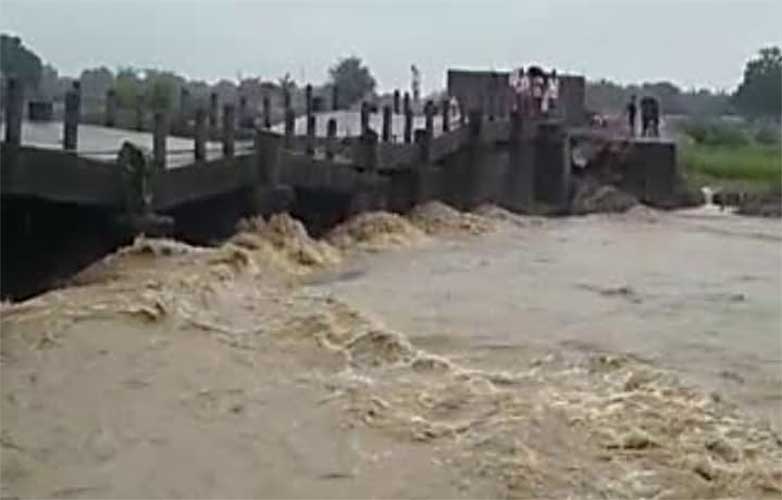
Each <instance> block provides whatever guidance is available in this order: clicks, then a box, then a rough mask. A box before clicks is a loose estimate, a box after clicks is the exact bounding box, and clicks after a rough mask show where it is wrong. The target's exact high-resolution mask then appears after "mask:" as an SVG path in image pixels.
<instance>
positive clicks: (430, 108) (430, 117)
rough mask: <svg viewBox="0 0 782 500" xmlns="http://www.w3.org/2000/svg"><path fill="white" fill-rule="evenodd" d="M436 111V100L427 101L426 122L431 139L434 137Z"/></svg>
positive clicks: (425, 107)
mask: <svg viewBox="0 0 782 500" xmlns="http://www.w3.org/2000/svg"><path fill="white" fill-rule="evenodd" d="M434 113H435V106H434V102H432V101H426V104H425V105H424V118H425V119H426V122H425V127H426V135H427V136H428V137H429V139H430V140H431V139H432V138H433V137H434Z"/></svg>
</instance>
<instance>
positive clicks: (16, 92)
mask: <svg viewBox="0 0 782 500" xmlns="http://www.w3.org/2000/svg"><path fill="white" fill-rule="evenodd" d="M23 108H24V88H23V87H22V84H21V82H20V81H19V80H17V79H16V78H8V80H6V83H5V142H6V143H8V144H13V145H15V146H18V145H20V144H21V143H22V113H23V110H24V109H23Z"/></svg>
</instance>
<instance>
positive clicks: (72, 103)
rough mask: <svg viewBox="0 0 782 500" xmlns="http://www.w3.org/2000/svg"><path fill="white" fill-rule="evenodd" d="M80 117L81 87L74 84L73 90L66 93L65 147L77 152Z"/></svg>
mask: <svg viewBox="0 0 782 500" xmlns="http://www.w3.org/2000/svg"><path fill="white" fill-rule="evenodd" d="M79 115H81V86H80V84H79V82H73V88H72V89H71V90H69V91H68V92H66V93H65V120H64V123H63V134H62V136H63V147H64V148H65V149H66V150H68V151H76V148H77V147H78V143H79Z"/></svg>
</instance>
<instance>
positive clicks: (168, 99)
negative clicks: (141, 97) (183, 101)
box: [144, 69, 185, 111]
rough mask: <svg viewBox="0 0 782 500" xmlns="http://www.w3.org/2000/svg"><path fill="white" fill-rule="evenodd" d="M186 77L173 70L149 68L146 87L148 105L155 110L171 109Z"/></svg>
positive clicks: (146, 73) (145, 79)
mask: <svg viewBox="0 0 782 500" xmlns="http://www.w3.org/2000/svg"><path fill="white" fill-rule="evenodd" d="M184 84H185V79H184V78H182V77H181V76H179V75H177V74H176V73H173V72H171V71H158V70H154V69H148V70H146V72H145V78H144V88H145V98H146V103H147V106H149V108H150V109H153V110H155V111H171V110H173V109H174V107H175V105H174V104H175V100H174V99H175V98H176V96H177V95H178V93H179V89H180V88H181V87H182V86H183V85H184Z"/></svg>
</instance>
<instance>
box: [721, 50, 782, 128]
mask: <svg viewBox="0 0 782 500" xmlns="http://www.w3.org/2000/svg"><path fill="white" fill-rule="evenodd" d="M781 87H782V51H780V48H779V47H766V48H763V49H760V51H759V52H758V57H756V58H754V59H751V60H749V61H748V62H747V65H746V67H745V68H744V80H743V81H742V82H741V85H739V88H738V89H737V90H736V93H735V94H734V95H733V102H734V104H735V105H736V108H737V109H738V110H739V111H740V112H741V113H743V114H744V115H746V116H748V117H751V118H772V119H775V120H779V119H780V110H781V109H782V103H781V101H780V99H781V97H780V93H782V88H781Z"/></svg>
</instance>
